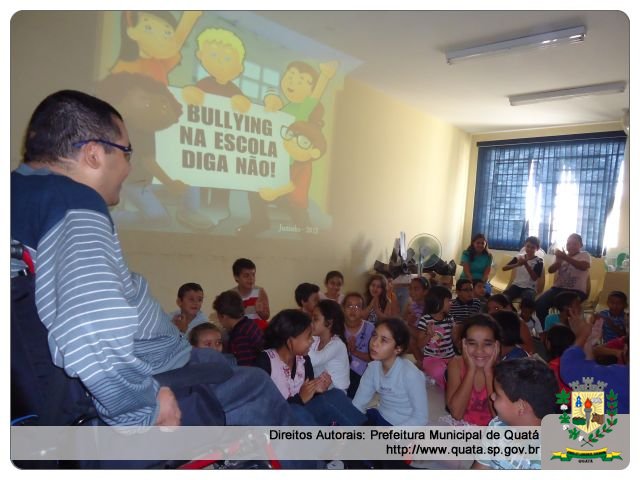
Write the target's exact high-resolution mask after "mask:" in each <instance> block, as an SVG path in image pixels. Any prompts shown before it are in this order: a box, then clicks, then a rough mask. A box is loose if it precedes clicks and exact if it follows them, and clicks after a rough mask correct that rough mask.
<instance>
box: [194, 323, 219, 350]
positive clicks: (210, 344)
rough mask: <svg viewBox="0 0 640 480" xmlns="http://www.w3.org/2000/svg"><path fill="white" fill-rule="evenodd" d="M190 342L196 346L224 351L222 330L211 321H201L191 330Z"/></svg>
mask: <svg viewBox="0 0 640 480" xmlns="http://www.w3.org/2000/svg"><path fill="white" fill-rule="evenodd" d="M189 343H190V344H191V345H193V346H194V347H196V348H213V349H214V350H217V351H218V352H220V353H222V350H223V344H222V332H221V331H220V329H219V328H218V327H216V326H215V325H213V324H211V323H201V324H200V325H196V326H195V327H193V328H192V329H191V331H190V332H189Z"/></svg>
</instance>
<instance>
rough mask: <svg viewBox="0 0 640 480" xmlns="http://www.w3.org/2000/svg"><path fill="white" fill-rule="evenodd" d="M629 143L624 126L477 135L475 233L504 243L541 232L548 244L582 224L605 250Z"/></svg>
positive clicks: (587, 242)
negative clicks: (511, 136) (502, 137)
mask: <svg viewBox="0 0 640 480" xmlns="http://www.w3.org/2000/svg"><path fill="white" fill-rule="evenodd" d="M625 143H626V135H625V134H624V132H603V133H597V134H587V135H567V136H562V137H545V138H529V139H518V140H506V141H499V142H481V143H478V173H477V179H476V194H475V204H474V209H473V233H474V234H475V233H477V232H482V233H484V234H485V235H486V237H487V239H488V241H489V245H490V246H491V247H493V248H497V249H503V250H519V249H520V247H521V246H522V243H523V242H524V239H525V238H526V237H528V236H529V235H535V236H537V237H538V238H540V242H541V246H542V248H543V249H545V250H547V249H548V248H549V246H550V245H552V244H554V243H555V244H557V245H558V246H563V245H564V244H565V241H566V239H567V237H568V236H569V235H570V234H571V233H574V232H576V233H579V234H580V235H582V239H583V242H584V249H585V250H587V251H588V252H589V253H591V254H592V255H594V256H601V255H602V253H603V250H604V247H605V245H604V237H605V227H606V222H607V218H608V216H609V213H610V212H611V210H612V207H613V204H614V200H615V198H616V191H618V195H619V191H620V181H621V174H620V172H621V171H622V168H621V167H622V162H623V160H624V149H625Z"/></svg>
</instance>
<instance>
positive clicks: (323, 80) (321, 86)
mask: <svg viewBox="0 0 640 480" xmlns="http://www.w3.org/2000/svg"><path fill="white" fill-rule="evenodd" d="M339 65H340V63H339V62H338V61H336V60H334V61H331V62H327V63H321V64H320V66H319V67H320V74H318V72H316V70H315V69H314V68H313V67H312V66H311V65H309V64H308V63H305V62H300V61H295V62H291V63H290V64H289V65H288V66H287V69H286V70H285V73H284V75H283V76H282V80H280V88H281V89H282V94H283V95H284V97H285V98H286V99H287V101H288V102H289V103H287V104H286V105H285V104H284V101H283V100H282V99H281V98H280V97H279V96H278V95H275V94H269V95H267V96H266V97H265V98H264V109H265V111H267V112H275V111H279V110H281V111H283V112H286V113H289V114H291V115H293V116H294V117H295V119H296V120H298V121H307V120H309V117H310V115H311V113H312V112H313V111H314V110H315V109H316V107H317V106H318V104H319V103H320V98H321V97H322V95H323V93H324V91H325V90H326V88H327V85H328V84H329V81H330V80H331V79H332V78H333V77H334V76H335V74H336V72H337V71H338V66H339Z"/></svg>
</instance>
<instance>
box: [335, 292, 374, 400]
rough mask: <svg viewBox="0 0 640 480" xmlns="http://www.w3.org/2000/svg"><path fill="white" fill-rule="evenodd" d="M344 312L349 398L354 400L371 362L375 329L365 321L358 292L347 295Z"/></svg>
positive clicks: (361, 299)
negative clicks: (348, 367) (372, 337)
mask: <svg viewBox="0 0 640 480" xmlns="http://www.w3.org/2000/svg"><path fill="white" fill-rule="evenodd" d="M342 308H343V311H344V323H345V332H344V336H345V339H346V340H347V353H348V354H349V362H350V363H349V366H350V370H349V388H348V390H347V396H349V397H350V398H353V396H354V395H355V394H356V390H358V385H359V384H360V378H361V377H362V374H363V373H364V371H365V370H366V368H367V365H368V364H369V362H370V361H371V357H370V356H369V340H370V339H371V334H372V333H373V329H374V328H375V327H374V326H373V324H372V323H369V322H365V320H364V297H363V296H362V295H361V294H360V293H358V292H350V293H347V294H346V295H345V297H344V301H343V303H342Z"/></svg>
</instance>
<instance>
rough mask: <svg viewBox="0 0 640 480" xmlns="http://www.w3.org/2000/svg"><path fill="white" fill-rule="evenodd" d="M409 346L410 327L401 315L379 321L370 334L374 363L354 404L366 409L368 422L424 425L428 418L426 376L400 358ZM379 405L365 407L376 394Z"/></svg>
mask: <svg viewBox="0 0 640 480" xmlns="http://www.w3.org/2000/svg"><path fill="white" fill-rule="evenodd" d="M408 346H409V329H408V328H407V326H406V325H405V323H404V322H403V321H402V320H401V319H399V318H387V319H384V320H380V321H379V322H378V324H377V325H376V329H375V332H374V333H373V335H372V337H371V341H370V344H369V352H370V354H371V359H372V361H371V363H369V366H368V367H367V370H366V371H365V372H364V375H363V376H362V380H361V381H360V386H359V387H358V391H357V392H356V396H355V397H354V398H353V404H354V405H355V406H356V408H358V410H360V411H361V412H365V411H366V414H367V417H368V419H369V422H368V423H369V424H371V425H380V426H391V425H394V426H399V425H406V426H409V425H410V426H423V425H426V424H427V421H428V420H429V407H428V404H427V390H426V388H425V382H424V375H423V374H422V372H420V370H418V369H417V368H416V366H415V365H414V364H413V363H411V362H410V361H409V360H406V359H404V358H402V357H401V355H402V354H403V353H404V351H405V350H406V349H407V347H408ZM376 393H378V394H379V395H380V399H379V404H378V407H377V408H370V409H366V407H367V405H369V403H370V402H371V400H372V399H373V397H374V395H375V394H376Z"/></svg>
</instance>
